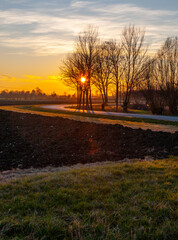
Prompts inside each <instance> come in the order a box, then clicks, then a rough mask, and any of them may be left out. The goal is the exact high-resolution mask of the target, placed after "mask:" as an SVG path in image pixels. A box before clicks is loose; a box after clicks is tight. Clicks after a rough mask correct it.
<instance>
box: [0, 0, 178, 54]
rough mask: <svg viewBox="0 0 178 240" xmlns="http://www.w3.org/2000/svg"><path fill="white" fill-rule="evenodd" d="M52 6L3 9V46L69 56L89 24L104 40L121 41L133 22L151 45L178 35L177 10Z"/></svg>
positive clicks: (0, 20)
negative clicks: (120, 38) (143, 29)
mask: <svg viewBox="0 0 178 240" xmlns="http://www.w3.org/2000/svg"><path fill="white" fill-rule="evenodd" d="M16 2H18V0H16ZM22 2H25V0H24V1H23V0H22ZM52 3H53V5H52V7H50V8H49V9H47V7H46V8H45V7H44V5H42V6H43V8H35V3H34V7H33V9H31V8H26V9H20V8H19V9H17V8H9V9H6V10H0V23H1V28H0V46H4V47H8V48H11V49H13V48H14V49H17V50H18V49H19V54H21V53H22V52H24V53H27V52H28V54H29V52H31V54H32V55H33V54H36V55H42V56H44V55H58V54H60V53H67V52H71V51H72V47H73V41H74V40H75V38H76V36H77V34H78V32H81V31H82V30H83V29H85V27H86V26H87V25H89V24H92V25H95V26H97V27H99V30H100V33H101V37H102V39H108V38H109V39H111V38H119V36H120V33H121V30H122V28H123V27H124V26H125V25H128V24H130V23H132V24H135V25H139V26H140V23H141V27H142V26H143V27H145V28H146V34H147V36H148V42H150V43H153V42H155V44H157V43H158V42H159V43H160V42H161V41H163V40H164V39H165V38H166V37H167V36H172V35H173V34H174V35H177V34H178V30H177V24H176V23H177V21H178V11H168V10H155V9H148V8H143V7H140V6H137V5H134V4H118V3H117V4H115V3H107V4H106V3H102V1H99V2H98V1H72V2H71V3H70V4H69V5H64V6H63V7H61V8H60V7H59V5H56V6H54V2H52ZM1 29H2V30H1ZM155 46H156V45H155ZM16 52H17V51H16Z"/></svg>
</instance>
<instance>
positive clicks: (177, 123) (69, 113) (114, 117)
mask: <svg viewBox="0 0 178 240" xmlns="http://www.w3.org/2000/svg"><path fill="white" fill-rule="evenodd" d="M20 108H23V109H26V110H31V111H38V112H50V113H57V114H66V115H76V116H82V117H90V118H100V119H111V120H121V121H129V122H142V123H153V124H162V125H172V126H177V127H178V122H175V121H165V120H155V119H146V118H135V117H120V116H119V117H118V116H105V115H100V114H91V113H81V112H68V111H61V110H55V109H45V108H40V107H37V106H23V107H20Z"/></svg>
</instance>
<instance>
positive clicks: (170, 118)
mask: <svg viewBox="0 0 178 240" xmlns="http://www.w3.org/2000/svg"><path fill="white" fill-rule="evenodd" d="M68 106H69V105H66V104H62V105H43V106H40V107H41V108H47V109H55V110H62V111H68V112H81V113H90V114H100V115H106V116H118V117H135V118H147V119H156V120H165V121H175V122H178V117H175V116H163V115H146V114H136V113H120V112H102V111H91V110H84V111H83V110H79V109H72V108H66V107H68Z"/></svg>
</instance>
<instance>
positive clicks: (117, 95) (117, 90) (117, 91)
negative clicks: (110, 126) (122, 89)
mask: <svg viewBox="0 0 178 240" xmlns="http://www.w3.org/2000/svg"><path fill="white" fill-rule="evenodd" d="M118 88H119V86H118V81H117V83H116V112H118V98H119V89H118Z"/></svg>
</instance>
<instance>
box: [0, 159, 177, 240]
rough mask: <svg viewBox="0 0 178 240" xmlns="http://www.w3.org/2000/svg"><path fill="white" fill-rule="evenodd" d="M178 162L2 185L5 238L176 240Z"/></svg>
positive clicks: (114, 166) (0, 223)
mask: <svg viewBox="0 0 178 240" xmlns="http://www.w3.org/2000/svg"><path fill="white" fill-rule="evenodd" d="M177 161H178V158H171V159H167V160H159V161H152V162H137V163H123V164H119V163H109V164H106V165H102V166H98V167H91V168H84V169H75V170H70V171H66V172H58V173H50V174H45V175H38V176H33V177H29V178H24V179H21V180H20V179H19V180H16V181H14V182H11V183H2V184H0V213H1V214H0V239H4V240H6V239H8V240H10V239H23V240H24V239H66V240H67V239H76V240H80V239H82V240H91V239H92V240H98V239H108V240H109V239H112V240H113V239H117V240H118V239H123V240H126V239H136V240H138V239H140V240H143V239H152V240H162V239H177V237H178V231H177V225H176V199H177V194H176V180H177V167H178V165H177Z"/></svg>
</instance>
